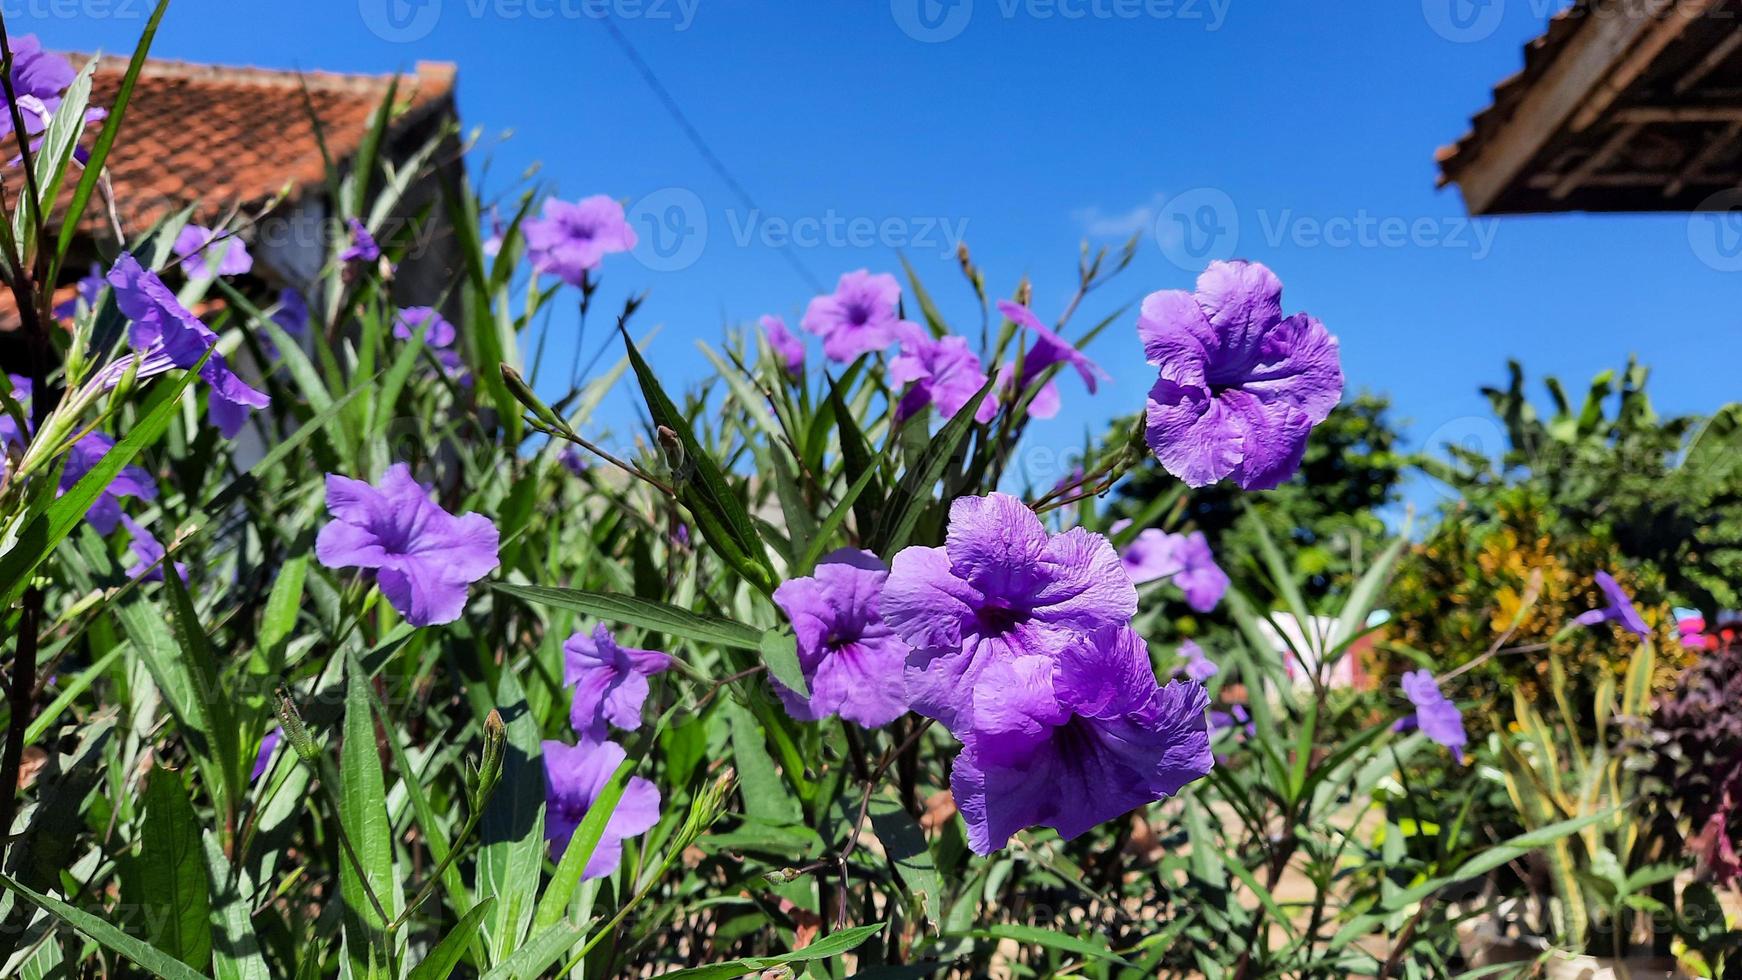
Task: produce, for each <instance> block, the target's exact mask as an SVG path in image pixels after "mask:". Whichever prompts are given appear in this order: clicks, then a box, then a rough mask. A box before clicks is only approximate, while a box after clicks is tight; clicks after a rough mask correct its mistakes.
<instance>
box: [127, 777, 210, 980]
mask: <svg viewBox="0 0 1742 980" xmlns="http://www.w3.org/2000/svg"><path fill="white" fill-rule="evenodd" d="M134 867H136V868H137V869H138V873H139V886H140V887H139V897H140V898H141V899H142V900H144V901H146V902H149V903H151V905H152V907H154V908H157V909H160V910H161V913H162V914H158V915H153V916H148V917H147V919H146V924H147V926H148V927H149V929H150V939H151V945H153V946H156V947H157V948H158V949H161V950H163V951H164V952H165V953H168V954H169V955H171V956H173V957H175V958H176V959H178V960H181V961H182V962H183V963H186V964H187V965H189V966H191V967H193V968H195V969H205V967H206V964H207V963H208V962H209V961H210V960H211V956H212V926H211V923H210V922H209V921H208V919H209V918H210V916H211V901H210V899H209V897H208V896H207V893H206V862H205V856H204V853H203V845H201V843H200V825H199V819H198V817H196V816H195V815H194V807H193V804H192V803H191V802H189V800H188V793H187V787H186V786H184V785H182V781H181V775H180V774H179V773H175V772H171V771H170V770H168V769H160V768H156V767H153V768H152V770H151V775H150V777H149V778H148V779H147V780H146V782H145V819H144V821H143V823H142V824H141V827H140V831H139V856H138V858H137V862H136V863H135V865H134Z"/></svg>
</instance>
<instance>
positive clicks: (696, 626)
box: [491, 582, 765, 653]
mask: <svg viewBox="0 0 1742 980" xmlns="http://www.w3.org/2000/svg"><path fill="white" fill-rule="evenodd" d="M491 588H494V589H495V590H496V591H498V592H506V593H508V594H509V595H511V596H514V597H516V598H518V599H524V600H526V601H527V602H531V603H535V604H537V605H541V606H551V607H554V608H557V609H568V610H572V611H574V612H578V613H583V614H585V615H588V616H596V617H598V618H599V619H604V620H609V621H611V622H617V623H628V624H630V625H631V626H639V627H641V628H642V629H649V630H654V631H655V632H658V633H662V634H664V635H666V636H673V637H678V638H680V639H685V640H694V641H695V642H697V643H714V644H719V645H720V646H725V647H731V648H733V649H735V650H750V651H753V652H756V653H760V652H762V642H763V641H762V637H763V634H764V632H765V631H764V630H759V629H757V628H756V627H754V626H745V625H744V624H743V623H735V622H733V621H732V620H729V619H721V618H720V617H718V616H709V615H706V614H703V613H694V612H690V611H689V610H687V609H679V608H678V607H676V606H669V605H666V604H665V603H662V602H651V601H649V600H647V599H637V598H635V597H633V596H626V595H614V594H610V593H605V592H581V591H578V590H575V589H553V588H548V587H545V586H538V585H509V584H507V583H503V582H497V583H494V584H492V585H491Z"/></svg>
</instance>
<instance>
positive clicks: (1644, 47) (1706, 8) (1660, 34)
mask: <svg viewBox="0 0 1742 980" xmlns="http://www.w3.org/2000/svg"><path fill="white" fill-rule="evenodd" d="M1723 2H1724V0H1691V2H1688V3H1677V4H1674V5H1672V6H1671V9H1670V12H1669V15H1668V16H1666V17H1664V18H1663V19H1662V20H1658V21H1655V22H1652V27H1651V30H1650V32H1649V33H1647V34H1646V35H1645V38H1644V40H1643V41H1641V42H1640V43H1639V44H1638V46H1636V47H1634V48H1633V51H1632V53H1631V54H1629V55H1628V56H1627V60H1625V61H1623V62H1622V63H1621V64H1620V65H1619V66H1618V67H1616V69H1615V70H1614V71H1612V72H1609V73H1608V74H1607V75H1606V76H1605V77H1604V78H1603V80H1602V82H1601V84H1599V85H1598V86H1597V87H1596V88H1594V89H1593V90H1592V91H1591V96H1590V98H1589V100H1587V101H1586V102H1585V104H1584V105H1583V106H1582V107H1581V108H1580V109H1579V113H1578V115H1576V116H1574V117H1573V123H1572V130H1573V132H1575V133H1582V132H1584V131H1585V130H1587V129H1589V128H1590V127H1591V124H1592V123H1594V122H1596V121H1597V120H1598V119H1601V118H1603V113H1605V112H1607V111H1608V110H1609V107H1610V106H1612V105H1614V104H1615V100H1616V99H1618V98H1620V97H1621V93H1623V92H1625V91H1627V89H1628V87H1629V86H1631V85H1632V84H1633V83H1634V82H1635V81H1637V80H1638V79H1639V76H1640V75H1642V74H1644V73H1645V70H1646V69H1648V68H1650V67H1651V63H1652V62H1654V61H1656V60H1657V56H1658V55H1660V54H1662V53H1663V49H1664V48H1667V47H1669V45H1670V42H1672V41H1674V40H1675V39H1676V38H1678V37H1681V36H1682V32H1683V31H1686V30H1687V29H1688V25H1689V24H1692V23H1693V22H1694V21H1695V20H1697V19H1699V18H1701V17H1704V16H1706V15H1707V14H1709V13H1711V11H1712V10H1713V9H1714V8H1716V7H1717V6H1718V5H1719V4H1721V3H1723ZM1610 16H1615V17H1619V18H1620V19H1622V20H1628V19H1631V18H1630V17H1627V16H1622V15H1619V14H1611V15H1610ZM1641 20H1645V18H1641Z"/></svg>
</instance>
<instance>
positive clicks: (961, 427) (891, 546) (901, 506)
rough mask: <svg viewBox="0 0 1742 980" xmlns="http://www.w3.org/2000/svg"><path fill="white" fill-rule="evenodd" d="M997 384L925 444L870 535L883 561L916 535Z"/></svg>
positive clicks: (988, 384)
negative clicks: (947, 470)
mask: <svg viewBox="0 0 1742 980" xmlns="http://www.w3.org/2000/svg"><path fill="white" fill-rule="evenodd" d="M997 383H998V381H997V379H996V378H994V379H993V380H990V381H987V382H986V384H985V385H984V386H983V387H981V389H980V390H979V391H978V392H977V393H976V394H975V395H974V397H972V398H970V399H968V403H967V404H966V405H963V406H962V408H961V410H960V411H958V412H956V414H955V417H954V418H952V419H950V420H949V422H947V423H946V424H945V425H944V427H943V428H942V429H939V430H938V434H937V435H936V436H933V437H932V440H931V442H929V443H927V444H926V447H925V452H924V453H922V454H921V455H920V457H919V459H917V460H915V461H914V463H913V465H912V466H911V467H909V468H908V470H907V472H906V473H904V474H902V477H901V480H900V481H899V482H898V483H897V484H896V487H895V492H894V493H893V494H892V495H891V496H890V499H889V503H888V505H887V506H886V507H885V508H884V512H883V518H882V520H881V521H880V522H879V523H878V525H877V530H876V532H875V533H874V534H872V535H871V541H872V542H874V544H873V547H874V548H875V550H876V551H877V553H878V554H880V555H882V556H883V560H884V561H889V560H891V559H893V558H894V557H895V553H896V552H897V551H900V550H901V549H902V548H905V547H907V539H908V537H909V536H910V535H911V534H913V526H914V525H915V524H917V523H918V522H919V515H920V513H921V512H922V511H923V510H925V508H926V507H927V506H929V505H930V504H931V502H932V491H933V490H934V489H935V488H936V487H937V485H938V480H939V479H941V478H942V477H943V475H944V469H945V468H946V467H947V466H949V464H950V460H951V459H953V458H954V457H955V455H956V450H957V448H958V447H960V446H961V444H962V440H963V439H965V438H967V436H968V432H969V431H970V430H971V429H973V427H974V413H975V412H978V411H979V410H980V403H981V402H983V401H985V400H986V396H988V395H989V394H991V393H992V386H993V385H995V384H997Z"/></svg>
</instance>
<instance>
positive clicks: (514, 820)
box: [475, 670, 562, 963]
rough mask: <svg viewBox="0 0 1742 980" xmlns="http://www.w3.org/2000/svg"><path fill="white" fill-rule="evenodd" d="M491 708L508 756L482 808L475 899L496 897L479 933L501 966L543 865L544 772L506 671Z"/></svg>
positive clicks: (522, 699) (529, 720)
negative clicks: (503, 727) (503, 726)
mask: <svg viewBox="0 0 1742 980" xmlns="http://www.w3.org/2000/svg"><path fill="white" fill-rule="evenodd" d="M495 707H496V709H497V710H498V711H500V712H501V713H502V720H503V721H504V722H506V723H507V725H508V752H507V755H506V757H505V758H504V759H503V763H502V779H501V781H500V782H499V783H498V784H497V787H496V792H495V793H494V794H493V795H492V796H491V797H490V802H489V803H488V804H486V805H485V808H484V819H483V823H482V842H481V845H480V847H479V850H478V871H477V882H476V885H475V890H476V891H477V895H478V900H479V901H483V900H485V899H488V898H495V899H496V913H495V915H492V916H489V917H487V918H486V919H485V920H484V927H483V929H484V938H485V941H486V945H487V946H488V947H489V949H490V955H491V962H493V963H501V962H502V961H503V960H505V959H506V958H507V957H508V954H509V953H510V952H511V951H513V950H515V949H518V948H519V947H520V946H521V945H522V944H523V943H524V942H525V939H526V935H527V930H528V929H529V928H530V927H531V925H532V915H533V910H534V907H535V904H536V900H537V897H538V880H539V872H540V869H541V868H542V866H543V864H544V849H545V845H544V772H543V766H542V765H541V764H540V762H539V760H540V759H541V758H542V757H543V748H542V746H541V745H540V740H539V731H538V722H537V721H536V720H534V719H533V717H532V712H531V711H530V710H529V709H528V708H527V704H526V693H525V692H524V691H522V690H521V688H520V682H519V681H518V680H516V679H515V676H514V671H512V670H504V671H502V677H501V680H500V681H499V682H498V685H497V688H496V705H495ZM556 955H558V956H560V955H562V954H561V953H560V952H559V953H557V954H556Z"/></svg>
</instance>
